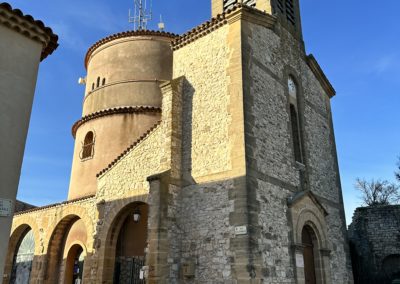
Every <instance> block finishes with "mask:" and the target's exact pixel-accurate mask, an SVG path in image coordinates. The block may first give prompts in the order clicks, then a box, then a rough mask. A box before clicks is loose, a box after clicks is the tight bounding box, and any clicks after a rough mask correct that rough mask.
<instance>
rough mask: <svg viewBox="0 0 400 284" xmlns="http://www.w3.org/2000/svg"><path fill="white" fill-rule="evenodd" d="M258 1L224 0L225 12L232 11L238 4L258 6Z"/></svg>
mask: <svg viewBox="0 0 400 284" xmlns="http://www.w3.org/2000/svg"><path fill="white" fill-rule="evenodd" d="M256 2H257V0H243V2H242V0H224V11H226V10H229V9H231V8H232V7H233V6H234V5H235V4H237V3H243V4H245V5H247V6H250V7H255V6H256Z"/></svg>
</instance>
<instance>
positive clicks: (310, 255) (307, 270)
mask: <svg viewBox="0 0 400 284" xmlns="http://www.w3.org/2000/svg"><path fill="white" fill-rule="evenodd" d="M302 243H303V246H304V251H303V257H304V278H305V283H306V284H316V283H317V282H316V278H315V261H314V260H315V258H314V245H313V241H312V237H311V234H310V232H309V231H308V229H307V228H304V229H303V232H302Z"/></svg>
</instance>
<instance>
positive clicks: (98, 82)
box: [96, 77, 100, 88]
mask: <svg viewBox="0 0 400 284" xmlns="http://www.w3.org/2000/svg"><path fill="white" fill-rule="evenodd" d="M96 87H97V88H98V87H100V77H97V85H96Z"/></svg>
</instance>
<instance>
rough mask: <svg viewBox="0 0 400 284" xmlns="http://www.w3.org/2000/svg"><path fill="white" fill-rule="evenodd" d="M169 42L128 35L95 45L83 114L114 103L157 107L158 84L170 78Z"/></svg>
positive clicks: (160, 38) (116, 104) (166, 39)
mask: <svg viewBox="0 0 400 284" xmlns="http://www.w3.org/2000/svg"><path fill="white" fill-rule="evenodd" d="M170 42H171V38H167V37H162V36H132V37H127V38H121V39H116V40H113V41H111V42H109V43H106V44H104V45H101V46H100V47H98V48H97V49H96V50H95V51H94V52H93V53H92V55H91V57H90V59H89V63H88V72H87V83H86V91H85V94H86V97H85V101H84V105H83V115H87V114H90V113H93V112H95V111H99V110H103V109H108V108H112V107H116V106H134V105H150V106H157V107H159V106H160V105H161V92H160V88H159V84H160V82H162V81H166V80H170V79H171V78H172V50H171V48H170ZM99 77H100V86H101V87H99V88H97V87H96V86H97V78H99ZM103 78H105V79H106V84H105V85H104V86H102V80H103ZM93 83H94V84H95V89H94V90H92V85H93Z"/></svg>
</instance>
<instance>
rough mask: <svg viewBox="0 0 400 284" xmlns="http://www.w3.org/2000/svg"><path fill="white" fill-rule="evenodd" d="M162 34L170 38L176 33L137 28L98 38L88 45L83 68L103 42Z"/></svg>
mask: <svg viewBox="0 0 400 284" xmlns="http://www.w3.org/2000/svg"><path fill="white" fill-rule="evenodd" d="M146 35H148V36H164V37H170V38H175V37H177V36H178V35H177V34H174V33H169V32H163V31H153V30H138V31H125V32H119V33H116V34H112V35H109V36H107V37H105V38H102V39H100V40H99V41H97V42H96V43H94V44H93V45H92V46H91V47H89V49H88V51H87V53H86V56H85V68H87V65H88V62H89V58H90V56H91V55H92V53H93V51H95V50H96V49H97V48H98V47H100V46H102V45H103V44H106V43H108V42H110V41H113V40H115V39H119V38H124V37H130V36H146Z"/></svg>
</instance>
